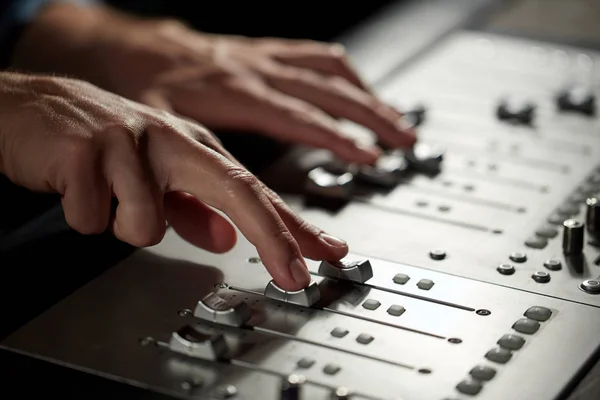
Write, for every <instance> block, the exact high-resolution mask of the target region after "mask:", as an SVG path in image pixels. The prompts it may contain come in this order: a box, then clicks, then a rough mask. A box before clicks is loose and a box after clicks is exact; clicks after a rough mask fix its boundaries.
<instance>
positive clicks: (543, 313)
mask: <svg viewBox="0 0 600 400" xmlns="http://www.w3.org/2000/svg"><path fill="white" fill-rule="evenodd" d="M523 315H524V316H526V317H527V318H529V319H533V320H536V321H540V322H545V321H548V318H550V317H551V316H552V310H550V309H549V308H546V307H540V306H533V307H529V309H528V310H527V311H525V313H524V314H523Z"/></svg>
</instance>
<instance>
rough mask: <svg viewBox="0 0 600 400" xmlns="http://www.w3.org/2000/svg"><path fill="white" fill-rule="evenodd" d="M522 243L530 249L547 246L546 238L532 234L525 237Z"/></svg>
mask: <svg viewBox="0 0 600 400" xmlns="http://www.w3.org/2000/svg"><path fill="white" fill-rule="evenodd" d="M524 244H525V246H527V247H530V248H532V249H543V248H545V247H546V246H548V240H547V239H545V238H543V237H537V236H533V237H530V238H529V239H527V240H526V241H525V243H524Z"/></svg>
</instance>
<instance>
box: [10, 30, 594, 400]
mask: <svg viewBox="0 0 600 400" xmlns="http://www.w3.org/2000/svg"><path fill="white" fill-rule="evenodd" d="M350 51H352V48H350ZM375 87H376V90H377V91H378V92H379V94H380V95H381V96H382V97H383V98H385V99H386V100H387V101H389V102H390V103H392V104H394V105H396V106H397V107H398V108H399V109H401V110H404V111H405V112H406V122H407V123H410V124H414V125H416V126H418V127H417V130H418V133H419V142H418V145H417V146H416V147H415V148H414V149H413V150H411V151H398V150H394V151H389V152H387V153H386V154H384V156H383V157H382V158H381V159H380V160H379V161H378V164H377V165H375V166H374V167H364V166H363V167H360V166H355V165H344V164H342V163H340V162H339V161H337V160H334V159H332V158H331V156H330V155H329V154H328V153H327V152H322V151H315V150H309V149H297V150H296V151H294V152H291V153H290V154H289V155H288V156H286V157H285V158H283V159H281V160H280V161H279V163H278V164H277V165H275V166H274V167H273V168H272V169H270V172H271V173H270V174H265V176H264V180H265V181H266V182H267V183H269V184H271V185H272V186H273V187H276V188H277V189H278V190H279V191H280V192H282V193H288V194H287V195H285V196H284V199H285V200H286V201H287V202H288V203H289V204H290V205H291V206H292V207H293V208H294V209H295V210H297V211H298V213H299V214H300V215H302V216H303V217H304V218H305V219H307V220H308V221H310V222H311V223H314V224H315V225H317V226H319V227H320V228H323V229H324V230H325V231H327V232H329V233H331V234H333V235H337V236H339V237H342V238H344V239H345V240H347V241H348V242H349V245H350V247H351V253H350V254H349V255H348V256H347V258H345V259H344V260H342V261H339V262H316V261H311V260H308V261H307V262H308V265H309V268H310V272H311V276H312V279H313V280H312V282H311V284H310V285H309V286H308V287H307V288H305V289H303V290H301V291H298V292H286V291H284V290H283V289H281V288H279V287H278V286H277V285H276V284H275V283H274V282H273V281H272V280H271V278H270V277H269V275H268V273H267V272H266V270H265V268H264V267H263V266H262V264H261V260H260V258H259V257H258V256H257V254H256V250H255V249H254V247H252V246H251V245H250V244H249V243H248V242H247V241H245V240H244V239H243V238H242V237H241V235H240V240H239V243H238V244H237V245H236V247H235V248H234V249H233V250H232V251H230V252H228V253H226V254H222V255H216V254H211V253H208V252H205V251H202V250H199V249H197V248H195V247H193V246H192V245H191V244H188V243H187V242H185V241H183V240H182V239H181V238H180V237H178V236H177V234H176V233H175V232H173V231H171V230H169V231H168V232H167V235H166V237H165V239H164V240H163V241H162V242H161V243H160V244H159V245H157V246H154V247H152V248H149V249H143V250H138V251H136V252H135V253H134V254H133V255H132V256H130V257H129V258H127V259H126V260H124V261H123V262H121V263H120V264H119V265H117V266H116V267H114V268H112V269H110V270H108V271H107V272H106V273H104V274H103V275H101V276H100V277H98V278H96V279H95V280H93V281H92V282H91V283H89V284H88V285H86V286H84V287H82V288H81V289H79V290H78V291H76V292H75V293H73V294H72V295H70V296H68V297H67V298H66V299H64V300H63V301H61V302H60V303H58V304H56V305H55V306H54V307H53V308H51V309H50V310H48V311H46V312H45V313H43V314H42V315H40V316H38V317H37V318H35V319H34V320H32V321H31V322H29V323H28V324H27V325H25V326H24V327H22V328H21V329H20V330H18V331H17V332H15V333H14V334H13V335H11V336H10V337H9V338H8V339H6V340H5V341H4V342H3V343H2V347H4V348H6V349H9V350H10V351H15V352H18V353H22V354H26V355H29V356H31V357H35V358H40V359H43V360H46V361H49V362H51V363H56V364H60V365H64V366H67V367H68V368H73V369H76V370H80V371H84V372H85V373H87V374H91V375H96V376H98V377H101V378H102V379H109V380H115V381H118V382H122V383H125V384H127V385H133V386H137V387H140V388H143V389H144V390H147V391H148V393H150V392H152V393H159V394H161V395H163V396H165V397H164V398H181V399H233V400H237V399H240V400H241V399H264V400H271V399H273V400H276V399H282V400H284V399H285V400H292V399H294V400H306V399H310V400H320V399H323V400H325V399H331V400H333V399H338V400H341V399H354V400H362V399H377V400H384V399H385V400H392V399H398V400H400V399H403V400H421V399H423V400H459V399H463V400H464V399H481V400H499V399H515V400H520V399H524V400H528V399H535V400H550V399H560V398H570V399H576V398H577V399H583V398H588V399H591V398H597V397H594V394H590V393H591V392H587V394H580V395H579V397H577V394H575V392H573V388H574V386H575V385H576V384H577V383H578V382H579V381H580V380H581V378H582V376H583V375H584V374H585V373H587V372H588V370H589V369H590V368H591V366H593V364H594V363H595V362H596V361H597V356H598V352H599V351H600V213H599V207H600V204H599V200H598V199H599V196H600V117H599V116H598V113H599V112H600V110H599V109H598V105H597V102H598V96H600V53H599V52H595V51H592V50H589V49H583V48H577V47H573V46H565V45H558V44H553V43H549V42H544V41H537V40H531V39H524V38H518V37H510V36H504V35H499V34H491V33H484V32H479V31H468V30H456V31H453V32H452V33H451V34H448V35H446V36H445V37H444V38H442V39H441V40H439V41H438V42H437V43H435V45H433V46H430V47H429V48H428V49H427V50H426V51H424V52H423V53H422V54H420V55H419V56H415V57H412V58H411V60H410V62H407V63H404V64H403V65H402V67H401V68H397V69H394V70H393V71H392V73H390V74H387V75H386V77H385V79H382V80H381V81H380V82H377V85H376V86H375ZM345 127H346V129H347V132H348V134H349V135H353V136H355V137H356V138H357V139H358V140H365V141H368V140H372V138H371V135H369V134H368V132H366V131H364V130H362V129H361V128H360V127H358V126H355V125H352V124H350V123H347V124H346V126H345ZM273 171H276V173H273ZM596 369H597V368H596ZM596 374H598V372H596ZM592 378H593V376H592ZM598 393H600V390H599V389H598V387H596V389H595V395H598Z"/></svg>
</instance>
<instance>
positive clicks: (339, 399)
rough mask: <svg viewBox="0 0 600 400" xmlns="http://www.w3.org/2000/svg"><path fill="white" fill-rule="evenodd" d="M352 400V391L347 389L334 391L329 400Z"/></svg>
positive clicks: (342, 388)
mask: <svg viewBox="0 0 600 400" xmlns="http://www.w3.org/2000/svg"><path fill="white" fill-rule="evenodd" d="M351 398H352V395H351V394H350V391H349V390H348V389H346V388H345V387H340V388H337V389H333V391H332V392H331V396H329V400H350V399H351Z"/></svg>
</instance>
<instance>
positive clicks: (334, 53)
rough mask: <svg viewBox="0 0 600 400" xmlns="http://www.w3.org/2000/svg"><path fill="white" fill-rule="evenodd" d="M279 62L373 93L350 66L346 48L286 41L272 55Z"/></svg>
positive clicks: (338, 45)
mask: <svg viewBox="0 0 600 400" xmlns="http://www.w3.org/2000/svg"><path fill="white" fill-rule="evenodd" d="M272 56H273V58H275V59H276V60H277V61H279V62H282V63H284V64H287V65H291V66H295V67H299V68H308V69H312V70H313V71H317V72H320V73H322V74H325V75H331V76H340V77H342V78H344V79H346V80H347V81H348V82H350V83H352V84H353V85H355V86H356V87H358V88H360V89H362V90H364V91H366V92H369V93H371V92H372V90H371V89H370V88H369V86H368V85H367V84H366V83H365V82H364V81H363V80H362V79H361V77H360V76H359V74H358V73H357V72H356V70H355V69H354V68H353V67H352V65H351V64H350V61H349V60H348V55H347V53H346V49H345V48H344V46H342V45H340V44H328V43H319V42H311V41H297V42H294V41H285V42H284V43H283V44H282V45H280V46H277V47H276V50H275V51H274V52H273V54H272Z"/></svg>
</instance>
